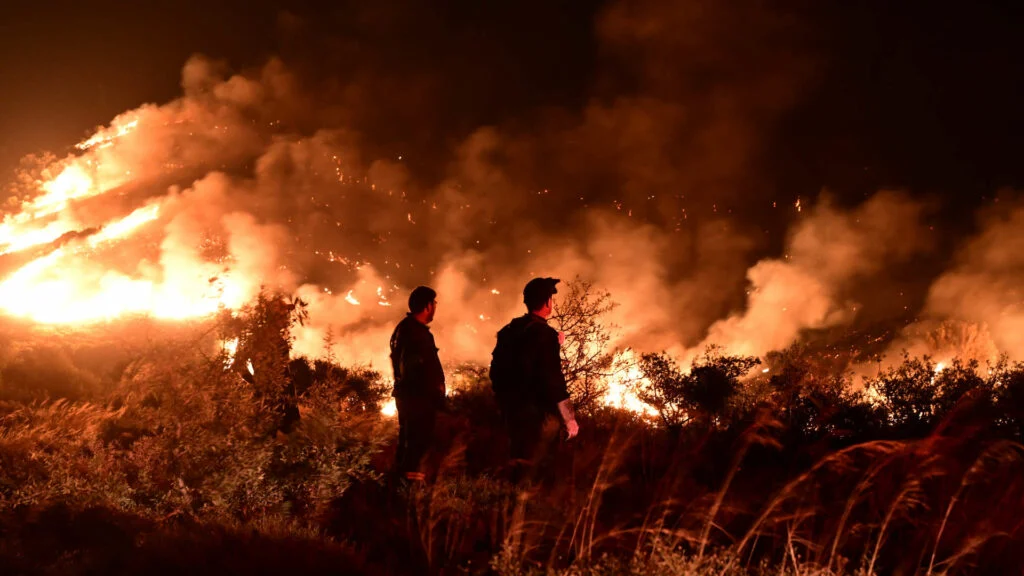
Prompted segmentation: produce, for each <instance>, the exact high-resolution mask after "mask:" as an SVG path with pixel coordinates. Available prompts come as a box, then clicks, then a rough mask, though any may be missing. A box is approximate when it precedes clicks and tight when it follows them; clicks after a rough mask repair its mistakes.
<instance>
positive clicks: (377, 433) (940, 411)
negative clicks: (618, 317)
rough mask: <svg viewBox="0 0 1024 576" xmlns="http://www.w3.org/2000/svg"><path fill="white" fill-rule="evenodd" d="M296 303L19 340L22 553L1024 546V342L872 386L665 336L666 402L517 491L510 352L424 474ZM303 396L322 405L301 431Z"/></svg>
mask: <svg viewBox="0 0 1024 576" xmlns="http://www.w3.org/2000/svg"><path fill="white" fill-rule="evenodd" d="M573 289H574V290H576V291H575V292H570V293H571V294H574V295H575V296H574V298H575V300H573V301H574V302H575V306H576V308H575V309H573V308H571V307H563V309H562V310H561V312H562V314H563V316H564V317H563V318H562V319H561V321H563V322H565V323H566V324H565V325H566V326H577V327H578V328H579V329H578V330H576V332H573V331H572V330H567V332H569V333H570V337H571V338H579V337H580V336H578V334H583V335H588V334H589V335H590V336H589V337H590V338H592V341H593V342H597V343H598V345H597V348H596V350H595V349H593V348H590V344H581V343H580V341H579V340H577V341H576V342H575V347H572V346H570V347H569V348H568V350H569V352H570V354H569V356H570V357H569V358H567V361H568V362H570V363H571V362H573V361H575V362H576V364H575V365H574V366H575V367H574V368H573V369H572V371H571V373H572V374H574V375H577V376H576V379H577V381H576V382H574V391H575V392H576V393H577V394H580V395H581V397H583V398H590V397H593V395H594V394H596V392H595V390H597V388H595V387H594V386H596V385H597V384H596V383H598V382H600V378H597V377H596V375H598V374H601V373H602V371H606V370H608V369H609V366H611V364H610V363H606V362H607V359H608V351H607V350H605V349H604V347H605V344H606V343H607V339H606V338H605V336H603V335H606V334H607V332H606V331H605V330H606V328H604V327H603V325H602V324H601V323H600V319H601V315H602V314H603V312H596V313H595V310H600V311H606V310H607V309H608V308H607V307H608V306H609V305H610V301H609V300H607V297H606V296H603V295H602V294H600V293H597V292H595V291H593V290H592V288H590V287H588V286H583V285H577V286H575V287H573ZM282 310H285V308H281V307H279V306H277V305H275V304H274V301H272V300H271V299H268V298H265V297H264V298H261V299H260V300H258V301H257V302H255V303H254V304H253V306H252V307H250V308H249V309H248V310H246V311H245V313H243V314H242V315H240V316H239V317H238V318H222V319H221V320H220V321H218V322H216V323H214V324H213V325H206V326H201V327H193V328H192V329H191V331H181V333H177V334H176V335H175V336H174V337H172V336H167V337H166V338H162V339H159V340H155V341H154V342H153V343H152V344H143V345H139V346H136V347H125V346H116V345H110V344H109V342H104V341H103V339H102V338H95V337H93V338H90V339H88V340H85V341H73V340H72V339H69V338H64V339H55V338H53V337H47V338H45V339H42V340H40V341H38V342H34V343H31V344H29V345H26V344H21V345H18V346H16V345H14V343H13V342H11V343H9V345H8V346H7V347H6V352H5V353H4V355H3V357H2V359H0V378H2V383H0V573H4V574H22V573H24V574H84V573H113V574H119V573H122V574H129V573H132V574H134V573H148V572H190V573H196V572H202V571H203V569H207V570H208V571H211V572H213V571H216V572H218V573H246V574H249V573H253V572H261V573H263V572H271V571H273V572H281V571H284V570H290V571H292V572H299V573H306V572H317V573H380V574H390V573H431V572H433V573H442V572H443V573H497V574H508V575H517V574H565V575H577V574H579V575H583V574H588V575H604V574H644V575H647V574H687V575H688V574H725V575H740V574H743V575H746V574H794V575H795V574H822V575H824V574H890V573H900V574H963V573H1018V572H1020V571H1021V570H1022V568H1024V559H1022V557H1021V555H1020V554H1019V552H1017V551H1018V550H1019V549H1020V547H1021V545H1022V544H1024V535H1022V533H1021V530H1020V520H1019V518H1020V517H1021V515H1022V514H1021V513H1022V512H1024V504H1022V503H1024V480H1022V479H1024V474H1022V472H1024V458H1022V455H1024V454H1022V452H1024V450H1022V446H1021V444H1020V441H1021V437H1022V434H1024V366H1022V365H1020V364H1011V363H1009V362H1005V361H1004V362H1001V363H999V364H997V365H995V366H986V367H981V366H978V365H977V364H972V363H963V362H959V361H954V362H951V363H949V365H948V366H945V367H943V368H942V369H941V370H938V369H937V367H936V365H935V363H934V362H933V361H932V360H931V359H929V358H927V357H924V358H912V357H905V358H904V359H903V361H902V362H901V363H899V364H898V365H896V366H894V367H892V368H889V369H886V370H882V371H880V373H878V374H877V375H876V376H874V377H871V378H868V379H867V380H866V381H865V382H863V383H862V382H855V381H854V379H853V377H852V376H851V375H850V374H849V373H846V372H843V371H837V370H834V369H826V368H822V365H823V363H819V362H818V361H817V358H816V357H815V356H814V354H812V353H809V352H807V351H806V350H803V349H800V348H793V349H791V350H786V351H783V352H780V353H776V354H772V355H770V356H769V357H768V358H765V359H764V360H763V363H759V361H758V360H756V359H753V358H745V357H735V356H730V355H728V354H727V353H726V352H725V351H723V350H715V349H711V350H708V351H707V353H706V354H705V355H704V356H703V357H701V358H700V359H699V360H698V361H697V362H696V363H695V365H694V366H693V367H692V368H690V369H686V370H684V369H682V368H680V367H679V366H677V365H675V363H674V362H673V361H672V360H671V358H669V357H668V356H666V355H664V354H658V353H654V354H646V355H642V356H640V359H639V368H640V370H641V371H642V373H643V374H644V376H645V377H646V378H647V379H648V380H649V382H650V385H649V386H648V387H647V388H646V389H644V390H641V391H639V393H640V394H641V395H642V397H643V399H644V400H645V401H646V402H648V403H649V404H650V405H652V406H653V407H655V408H656V409H657V412H658V416H657V417H655V418H646V417H641V416H638V415H636V414H633V413H629V412H623V411H619V410H614V409H610V408H607V407H603V406H601V405H600V403H599V402H589V403H585V404H586V405H587V407H588V409H587V410H585V411H583V413H582V414H581V416H580V418H581V428H582V430H583V433H582V434H581V435H580V437H578V438H577V439H575V440H573V441H572V442H558V443H557V445H556V446H555V447H554V448H553V450H554V453H553V454H552V457H551V458H550V460H549V461H548V462H547V463H546V465H545V466H543V467H542V468H541V469H540V470H539V476H538V477H537V479H536V481H535V482H534V483H533V484H529V485H526V486H519V487H518V488H517V487H513V486H511V485H510V484H509V483H508V482H506V481H505V479H504V464H505V454H504V453H503V451H504V449H505V444H504V442H505V440H504V432H503V430H502V429H501V427H500V424H499V423H500V418H499V417H498V413H497V408H496V406H495V404H494V401H493V398H492V396H491V393H490V386H489V383H488V382H486V380H485V376H484V374H485V371H482V370H479V369H474V368H473V367H461V368H460V369H459V371H458V379H459V386H458V388H457V391H456V392H454V393H453V394H452V396H451V398H450V402H449V405H448V409H447V412H446V413H445V414H444V415H443V418H442V421H441V422H440V423H439V426H438V432H437V435H438V438H437V442H436V450H435V451H434V454H433V455H432V460H431V462H430V465H431V467H432V470H433V473H432V476H433V481H432V482H431V483H429V484H428V485H427V486H423V487H417V486H411V487H410V486H403V485H399V484H396V483H394V482H393V481H392V480H391V479H390V478H389V476H388V474H387V470H388V467H389V465H390V460H391V457H392V450H393V442H394V438H395V422H394V420H392V419H389V418H386V417H384V416H382V415H381V414H380V409H379V408H380V406H381V403H382V402H383V401H384V400H385V399H386V397H387V395H388V394H389V392H390V390H389V389H388V387H387V385H386V384H385V383H384V381H383V379H382V378H381V377H380V375H379V374H376V373H373V372H371V371H368V370H365V369H359V368H345V367H340V366H337V365H336V364H334V363H333V361H332V360H331V359H330V358H328V359H323V360H319V361H315V362H310V361H308V360H305V359H297V360H292V361H291V362H287V363H286V365H279V364H278V362H279V359H280V356H279V353H278V352H276V351H275V350H277V349H276V348H274V347H275V346H279V345H280V339H279V338H278V337H279V336H280V335H281V333H280V331H279V330H278V328H277V327H280V326H281V325H282V322H283V325H284V326H287V325H288V324H289V323H290V322H297V321H301V320H302V319H303V317H304V311H303V308H302V306H301V305H297V306H293V307H291V308H290V309H288V310H287V312H286V313H284V316H279V315H280V314H282ZM573 310H575V312H573ZM571 314H582V316H578V317H577V318H571V317H569V316H566V315H571ZM588 314H589V315H588ZM275 315H278V316H275ZM572 322H575V324H572ZM133 329H137V327H135V328H133ZM236 337H238V338H240V339H241V342H240V343H239V345H238V350H240V351H244V352H243V353H244V354H245V355H247V356H249V357H252V358H255V359H256V360H255V361H253V362H252V364H253V370H252V372H249V376H250V377H248V378H246V377H244V373H243V372H242V371H240V370H239V369H236V368H237V367H238V366H242V367H243V369H244V370H246V371H248V366H247V365H245V364H240V363H239V362H238V359H237V358H235V359H233V358H232V357H231V353H230V350H229V349H228V348H226V347H225V346H223V344H222V343H223V342H224V341H232V340H233V339H234V338H236ZM284 337H285V338H287V336H286V335H285V336H284ZM601 338H605V339H604V340H602V339H601ZM588 342H590V341H588ZM264 346H266V347H269V348H265V347H264ZM587 350H590V351H589V352H588V351H587ZM588 358H589V359H590V361H592V362H594V363H596V364H592V365H587V362H588ZM764 369H767V370H768V371H767V372H764V371H763V370H764ZM586 378H590V379H591V380H589V381H587V382H579V379H586ZM587 395H590V396H587ZM597 397H599V396H597ZM289 403H293V404H294V405H295V406H297V408H298V411H299V414H300V419H299V422H298V424H297V425H296V426H295V427H294V428H293V429H292V430H291V431H290V432H288V433H285V432H284V431H283V430H282V418H283V417H284V412H283V411H282V408H281V407H282V406H286V405H289Z"/></svg>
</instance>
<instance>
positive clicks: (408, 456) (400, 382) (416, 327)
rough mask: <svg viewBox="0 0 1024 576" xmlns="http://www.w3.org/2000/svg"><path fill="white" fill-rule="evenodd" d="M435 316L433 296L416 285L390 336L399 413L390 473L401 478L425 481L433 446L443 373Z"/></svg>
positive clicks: (442, 394) (424, 288)
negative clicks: (433, 325)
mask: <svg viewBox="0 0 1024 576" xmlns="http://www.w3.org/2000/svg"><path fill="white" fill-rule="evenodd" d="M436 311H437V292H435V291H434V290H432V289H431V288H428V287H426V286H419V287H417V288H416V289H415V290H413V291H412V293H411V294H410V295H409V313H408V314H406V316H405V318H404V319H403V320H402V321H401V322H399V323H398V326H396V327H395V331H394V332H393V333H392V335H391V367H392V369H393V370H394V375H395V388H394V392H393V393H392V396H394V398H395V405H396V407H397V408H398V449H397V451H396V454H395V471H396V472H397V474H398V476H399V477H400V478H404V479H405V480H408V481H413V482H422V481H424V480H425V479H426V477H425V475H424V473H423V470H422V461H423V458H424V456H425V455H426V453H427V451H428V449H429V448H430V446H431V443H432V441H433V434H434V423H435V421H436V418H437V413H438V411H439V410H441V408H442V407H443V405H444V401H445V381H444V371H443V370H442V369H441V360H440V359H439V358H438V355H437V352H438V349H437V346H436V345H435V344H434V336H433V334H431V333H430V328H429V327H428V325H429V324H430V322H431V321H433V319H434V313H435V312H436Z"/></svg>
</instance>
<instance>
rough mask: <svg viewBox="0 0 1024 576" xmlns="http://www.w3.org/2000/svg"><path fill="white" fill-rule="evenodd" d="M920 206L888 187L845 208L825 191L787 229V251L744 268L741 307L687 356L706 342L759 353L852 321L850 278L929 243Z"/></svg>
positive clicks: (873, 270)
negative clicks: (745, 283) (743, 306)
mask: <svg viewBox="0 0 1024 576" xmlns="http://www.w3.org/2000/svg"><path fill="white" fill-rule="evenodd" d="M922 209H923V206H922V205H921V204H919V203H918V202H915V201H913V200H911V199H910V198H908V197H907V196H905V195H902V194H898V193H892V192H880V193H878V194H876V195H874V196H872V197H871V198H870V199H869V200H867V201H866V202H865V203H864V204H862V205H861V206H859V207H857V208H856V209H854V210H852V211H849V212H844V211H841V210H839V209H837V208H836V207H834V206H833V204H832V203H831V201H830V199H829V198H828V196H824V197H822V199H821V202H820V203H819V204H818V205H817V206H816V207H815V208H814V209H813V210H812V211H811V213H810V214H809V215H808V216H807V218H806V219H804V220H803V221H801V222H800V223H798V224H797V226H796V227H795V228H794V229H793V230H792V232H791V233H790V235H789V238H788V241H787V243H786V253H785V255H784V257H783V258H781V259H776V258H772V259H765V260H761V261H760V262H758V263H757V264H755V265H754V266H753V267H752V268H750V270H749V271H748V272H747V279H748V280H749V282H750V288H749V291H748V298H747V305H746V309H745V310H744V311H743V312H742V313H737V314H733V315H731V316H729V317H728V318H726V319H724V320H721V321H718V322H716V323H715V324H713V325H712V326H711V328H710V329H709V331H708V337H707V338H706V339H705V341H704V342H703V343H702V344H701V345H700V346H698V347H697V349H695V350H692V351H690V353H689V354H688V356H689V357H693V356H695V355H696V354H698V353H699V352H700V351H701V350H702V349H703V348H704V347H705V346H708V345H718V346H722V347H724V348H725V349H726V350H728V351H730V352H731V353H736V354H749V355H754V356H762V355H764V354H765V353H767V352H769V351H772V350H779V349H783V348H786V347H788V346H789V345H791V344H793V343H795V342H796V341H797V340H798V338H799V337H800V335H801V333H802V332H803V331H805V330H813V329H821V328H829V327H832V326H837V325H842V324H849V323H851V322H852V321H853V319H854V317H855V316H856V313H857V310H858V303H857V302H856V301H855V300H852V299H851V297H852V295H851V294H850V289H851V288H852V285H853V283H854V281H856V280H858V279H861V278H864V277H870V276H871V275H873V274H878V273H880V272H883V271H886V270H887V269H889V268H890V267H892V266H895V265H899V264H902V263H905V262H907V261H908V260H909V259H910V258H912V257H913V256H914V255H916V254H918V253H920V252H922V251H924V250H927V249H928V248H930V245H931V242H930V238H929V236H928V235H927V234H926V230H925V228H924V226H923V225H922V221H921V216H922Z"/></svg>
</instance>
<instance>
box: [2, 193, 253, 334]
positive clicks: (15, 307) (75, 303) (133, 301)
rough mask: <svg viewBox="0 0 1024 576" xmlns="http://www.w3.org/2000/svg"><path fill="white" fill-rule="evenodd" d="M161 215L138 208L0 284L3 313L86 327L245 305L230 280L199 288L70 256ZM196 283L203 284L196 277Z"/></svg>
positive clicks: (155, 209) (152, 208) (155, 210)
mask: <svg viewBox="0 0 1024 576" xmlns="http://www.w3.org/2000/svg"><path fill="white" fill-rule="evenodd" d="M159 215H160V206H159V205H158V204H152V205H150V206H145V207H142V208H139V209H137V210H135V211H134V212H132V213H131V214H129V215H128V216H125V217H124V218H121V219H120V220H115V221H113V222H111V223H109V224H107V225H106V226H104V227H103V228H101V229H100V230H99V231H97V232H96V233H94V234H92V235H91V236H89V237H88V238H87V239H86V240H85V241H84V242H80V243H78V244H74V245H69V246H63V247H60V248H58V249H55V250H53V251H52V252H50V253H49V254H46V255H44V256H41V257H39V258H36V259H35V260H32V261H30V262H29V263H27V264H25V265H24V266H22V267H21V268H19V269H17V270H16V271H15V272H13V273H12V274H10V275H9V276H8V277H7V278H6V279H5V280H4V281H3V282H0V309H2V310H3V311H4V312H6V313H7V314H10V315H12V316H17V317H21V318H28V319H31V320H34V321H36V322H41V323H49V324H54V323H59V324H68V323H83V322H95V321H99V320H109V319H112V318H115V317H117V316H121V315H124V314H133V313H134V314H149V315H152V316H155V317H157V318H165V319H175V318H177V319H181V318H191V317H197V316H206V315H209V314H212V313H214V312H216V311H217V310H218V309H219V308H220V307H222V306H225V307H228V308H232V309H234V308H237V307H239V306H240V305H241V304H242V301H241V300H242V299H241V297H240V296H241V295H240V292H241V291H240V290H239V289H238V288H237V286H235V283H234V282H232V280H231V279H230V278H227V279H222V280H221V281H220V282H217V283H213V284H209V283H208V286H207V287H206V290H205V291H201V292H200V293H199V294H198V295H196V291H195V290H182V287H181V286H176V285H173V284H172V283H162V282H157V281H155V280H151V279H145V278H132V277H130V276H128V275H126V274H123V273H119V272H116V271H113V270H108V269H105V268H99V269H97V266H98V265H97V264H90V262H89V260H88V259H85V260H81V261H80V260H72V259H71V258H70V257H71V256H73V255H76V254H80V253H82V252H83V251H87V250H89V249H93V248H96V247H98V246H100V245H101V244H104V243H107V242H112V241H115V240H119V239H123V238H126V237H128V236H130V235H131V234H132V233H134V232H135V231H137V230H139V229H140V228H141V227H143V226H144V225H146V224H147V223H150V222H153V221H154V220H156V219H157V218H158V217H159ZM197 280H199V279H198V278H197Z"/></svg>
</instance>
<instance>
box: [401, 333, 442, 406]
mask: <svg viewBox="0 0 1024 576" xmlns="http://www.w3.org/2000/svg"><path fill="white" fill-rule="evenodd" d="M401 362H402V373H403V374H404V376H405V381H406V382H408V384H407V386H408V389H409V390H410V391H411V392H414V393H415V392H418V393H420V394H423V393H440V394H441V395H444V370H443V369H442V368H441V360H440V358H438V356H437V347H436V346H435V345H434V338H433V336H431V335H430V333H429V332H427V331H425V330H415V331H410V333H409V334H408V335H407V339H406V342H405V346H404V349H403V351H402V358H401Z"/></svg>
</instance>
